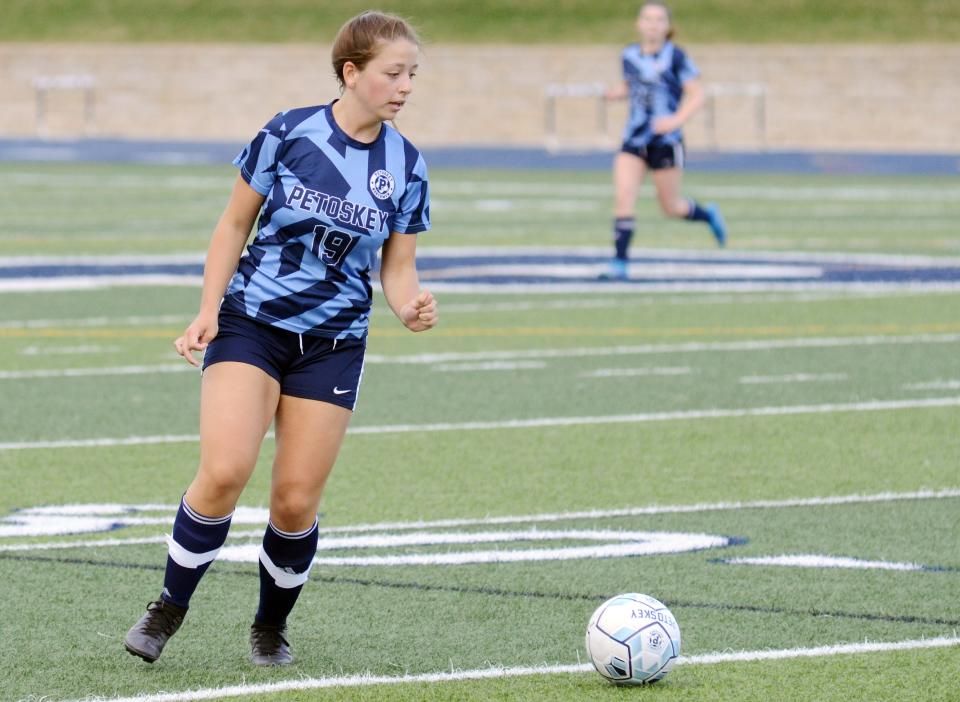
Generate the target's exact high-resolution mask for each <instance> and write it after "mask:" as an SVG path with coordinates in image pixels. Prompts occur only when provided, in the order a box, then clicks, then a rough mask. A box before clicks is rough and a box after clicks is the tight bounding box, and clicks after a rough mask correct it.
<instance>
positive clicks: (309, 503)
mask: <svg viewBox="0 0 960 702" xmlns="http://www.w3.org/2000/svg"><path fill="white" fill-rule="evenodd" d="M319 498H320V496H319V492H318V491H315V490H312V489H309V488H304V487H303V486H294V485H281V486H276V487H275V488H274V489H273V491H272V492H271V495H270V521H272V522H273V525H274V526H275V527H277V528H278V529H280V530H282V531H303V530H304V529H309V528H310V527H311V526H312V525H313V522H314V520H315V519H316V517H317V507H318V503H319V501H320V499H319Z"/></svg>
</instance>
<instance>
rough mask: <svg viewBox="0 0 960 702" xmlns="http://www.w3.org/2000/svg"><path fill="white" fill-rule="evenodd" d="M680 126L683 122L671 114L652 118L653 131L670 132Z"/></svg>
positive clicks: (659, 132) (655, 132)
mask: <svg viewBox="0 0 960 702" xmlns="http://www.w3.org/2000/svg"><path fill="white" fill-rule="evenodd" d="M682 126H683V123H682V122H681V121H680V120H678V119H677V118H676V117H675V116H673V115H670V116H669V117H657V118H656V119H655V120H653V133H654V134H669V133H670V132H675V131H676V130H678V129H680V127H682Z"/></svg>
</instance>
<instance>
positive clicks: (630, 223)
mask: <svg viewBox="0 0 960 702" xmlns="http://www.w3.org/2000/svg"><path fill="white" fill-rule="evenodd" d="M635 226H636V220H634V218H633V217H617V218H616V219H615V220H614V221H613V246H614V248H615V249H616V257H617V258H618V259H620V260H621V261H626V260H627V249H629V248H630V240H631V239H632V238H633V229H634V227H635Z"/></svg>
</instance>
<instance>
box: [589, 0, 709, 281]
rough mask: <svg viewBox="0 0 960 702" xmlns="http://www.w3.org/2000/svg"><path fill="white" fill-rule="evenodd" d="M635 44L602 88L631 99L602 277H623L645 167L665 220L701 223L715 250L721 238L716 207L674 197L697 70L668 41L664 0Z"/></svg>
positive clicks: (646, 7)
mask: <svg viewBox="0 0 960 702" xmlns="http://www.w3.org/2000/svg"><path fill="white" fill-rule="evenodd" d="M637 33H638V34H639V36H640V42H639V43H637V44H631V45H630V46H628V47H627V48H626V49H624V50H623V54H622V59H623V82H622V83H621V84H620V85H618V86H617V87H615V88H612V89H611V90H608V91H607V92H606V94H605V95H604V97H605V98H606V99H608V100H617V99H623V98H629V99H630V116H629V118H628V120H627V126H626V129H625V130H624V135H623V146H622V147H621V149H620V153H618V154H617V156H616V158H615V159H614V162H613V183H614V190H615V202H614V213H613V214H614V235H613V238H614V247H615V250H616V254H615V256H614V258H613V260H612V261H611V262H610V266H609V269H608V271H607V272H606V273H604V274H603V275H602V276H601V277H602V278H605V279H613V280H624V279H626V278H627V260H628V256H627V250H628V248H629V246H630V239H632V238H633V230H634V226H635V220H634V207H635V205H636V201H637V193H638V191H639V189H640V184H641V183H642V182H643V177H644V175H645V174H646V171H647V169H650V171H652V175H653V183H654V185H655V186H656V189H657V200H659V202H660V209H661V210H663V213H664V214H665V215H667V216H668V217H682V218H684V219H688V220H690V221H693V222H706V223H707V224H708V225H709V226H710V230H711V231H712V232H713V236H714V238H715V239H716V240H717V244H719V245H720V246H723V245H724V244H725V243H726V238H727V232H726V227H725V225H724V222H723V218H722V217H721V216H720V211H719V210H718V209H717V207H716V205H708V206H707V207H702V206H701V205H700V203H698V202H697V201H696V200H688V199H685V198H682V197H680V182H681V180H682V178H683V134H682V132H681V127H683V125H684V124H686V122H687V120H689V119H690V118H691V117H692V116H693V115H694V114H695V113H696V112H697V110H699V109H700V107H701V106H702V105H703V88H702V87H701V85H700V80H699V78H698V76H699V75H700V72H699V71H698V70H697V67H696V66H694V65H693V62H692V61H691V60H690V59H689V58H688V57H687V55H686V54H685V53H684V52H683V51H682V50H681V49H680V48H679V47H677V46H675V45H674V44H673V43H672V42H671V41H670V39H671V38H672V37H673V27H672V25H671V17H670V10H669V9H668V8H667V6H666V5H664V4H663V3H662V2H645V3H644V4H643V6H642V7H641V8H640V14H639V15H638V17H637Z"/></svg>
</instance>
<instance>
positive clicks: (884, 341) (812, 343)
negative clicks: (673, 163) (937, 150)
mask: <svg viewBox="0 0 960 702" xmlns="http://www.w3.org/2000/svg"><path fill="white" fill-rule="evenodd" d="M956 342H960V334H953V333H951V334H903V335H890V334H874V335H868V336H836V337H829V336H821V337H797V338H791V339H757V340H746V341H690V342H684V343H680V344H641V345H636V346H592V347H579V348H569V349H521V350H518V351H467V352H459V353H458V352H450V353H423V354H415V355H410V356H385V355H382V354H368V355H367V356H366V361H367V363H389V364H393V363H401V364H419V363H425V364H430V363H452V362H456V361H493V360H501V361H506V360H516V359H544V358H583V357H589V356H633V355H638V356H639V355H646V354H675V353H700V352H710V351H768V350H771V349H809V348H814V349H816V348H846V347H859V346H885V345H901V344H953V343H956Z"/></svg>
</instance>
